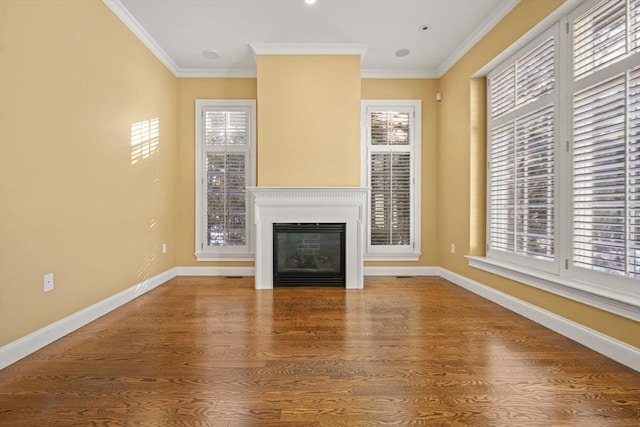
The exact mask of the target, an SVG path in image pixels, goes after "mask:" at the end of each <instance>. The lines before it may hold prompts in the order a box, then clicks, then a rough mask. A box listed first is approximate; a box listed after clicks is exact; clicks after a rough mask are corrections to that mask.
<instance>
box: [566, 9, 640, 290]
mask: <svg viewBox="0 0 640 427" xmlns="http://www.w3.org/2000/svg"><path fill="white" fill-rule="evenodd" d="M639 20H640V1H637V0H627V1H624V0H607V1H602V2H599V3H598V4H596V5H595V6H594V7H592V8H590V9H588V10H586V11H585V12H584V13H582V14H580V15H578V16H577V17H575V18H574V19H573V28H574V33H573V37H572V50H573V73H574V78H575V79H576V81H577V82H576V84H575V85H574V90H573V116H572V123H573V129H572V130H573V135H572V140H573V152H572V154H573V155H572V205H573V206H572V242H571V247H572V251H573V256H572V260H573V266H574V267H576V268H578V269H580V270H582V269H584V270H586V271H592V272H601V273H607V274H610V275H616V276H621V277H630V278H638V277H640V267H639V265H638V261H639V260H638V255H640V252H639V251H638V250H639V249H640V244H639V243H640V242H639V241H638V239H639V235H638V231H640V230H638V229H637V227H638V218H639V216H638V213H639V212H638V194H639V192H640V182H639V181H638V159H640V157H639V153H638V151H639V147H640V131H639V128H640V125H639V124H638V123H639V120H640V119H639V116H640V90H639V88H640V67H638V66H637V64H638V63H639V62H640V61H639V59H640V58H639V55H638V52H640V51H639V49H638V33H639V29H640V26H639V24H638V21H639ZM634 65H635V67H634ZM581 79H582V80H584V82H582V80H581Z"/></svg>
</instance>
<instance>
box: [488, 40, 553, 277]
mask: <svg viewBox="0 0 640 427" xmlns="http://www.w3.org/2000/svg"><path fill="white" fill-rule="evenodd" d="M556 39H557V35H556V33H555V31H548V32H546V33H545V34H543V35H542V36H541V37H539V38H538V39H536V40H535V41H534V42H532V43H531V44H530V45H529V46H527V47H526V48H525V49H524V50H523V51H522V52H521V53H520V54H519V55H516V57H514V58H512V59H511V60H510V61H508V62H507V63H506V64H503V66H502V67H501V68H499V69H498V70H496V72H494V73H493V74H492V75H491V76H490V78H489V80H488V84H489V106H490V108H489V112H490V121H489V129H490V131H489V182H490V186H489V218H490V221H491V224H490V227H489V245H488V247H489V251H490V253H491V254H492V255H493V256H496V257H501V258H505V259H507V260H513V259H518V258H519V259H520V261H521V262H524V263H526V264H528V265H531V266H535V267H537V268H540V269H543V270H547V271H550V270H555V269H556V262H555V261H556V257H555V240H556V238H555V227H556V224H555V216H556V212H555V207H554V197H555V194H556V185H555V182H554V178H555V165H554V159H555V156H554V153H555V150H556V148H555V144H556V140H557V131H556V125H555V121H556V112H557V110H558V108H557V103H558V90H557V82H556V80H557V79H556V68H557V67H556V64H557V47H556Z"/></svg>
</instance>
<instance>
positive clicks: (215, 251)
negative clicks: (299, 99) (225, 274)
mask: <svg viewBox="0 0 640 427" xmlns="http://www.w3.org/2000/svg"><path fill="white" fill-rule="evenodd" d="M210 107H213V108H225V107H228V108H238V107H242V108H249V111H250V113H249V116H250V117H249V133H250V138H249V171H248V177H247V178H248V179H247V184H246V187H247V188H248V187H251V186H255V182H256V155H255V150H256V101H255V100H254V99H231V100H224V99H196V102H195V251H194V255H195V257H196V259H197V260H198V261H253V260H254V259H255V256H254V254H255V250H254V249H255V248H254V246H255V243H254V237H253V233H252V230H253V227H252V226H251V225H252V224H253V215H252V214H253V209H251V206H250V203H249V192H248V191H247V192H246V197H247V217H246V224H247V244H246V245H244V246H238V247H233V246H229V247H223V248H211V247H208V246H207V245H206V244H205V243H206V242H205V240H204V229H205V226H204V221H205V215H204V205H205V200H206V186H205V185H204V181H205V167H204V159H205V156H204V121H203V109H204V108H210Z"/></svg>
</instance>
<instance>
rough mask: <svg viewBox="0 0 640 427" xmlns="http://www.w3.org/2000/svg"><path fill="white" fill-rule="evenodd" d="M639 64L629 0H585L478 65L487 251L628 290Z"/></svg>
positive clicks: (639, 194) (637, 238)
mask: <svg viewBox="0 0 640 427" xmlns="http://www.w3.org/2000/svg"><path fill="white" fill-rule="evenodd" d="M638 64H640V0H589V1H585V2H584V3H582V4H581V5H580V6H579V7H578V8H577V9H576V10H574V11H573V12H571V13H570V14H569V15H568V16H567V17H565V18H564V19H562V20H561V21H560V22H559V23H558V24H557V25H556V26H554V27H553V28H552V29H550V30H548V31H547V32H545V33H544V34H542V35H541V36H540V37H538V38H537V39H536V40H535V41H534V42H532V43H530V44H529V45H528V46H526V47H525V48H523V49H522V50H520V51H519V52H518V53H517V54H516V55H514V56H513V57H511V58H510V59H508V60H507V61H506V62H504V63H503V64H502V65H500V66H498V67H497V68H496V69H495V70H494V71H493V72H491V73H490V74H489V76H488V79H487V84H488V112H489V118H488V161H489V164H488V201H487V203H488V212H487V216H488V235H487V257H488V258H492V259H495V260H501V261H507V262H510V263H513V264H516V265H518V266H523V267H530V268H533V269H534V270H538V271H539V270H542V271H543V272H546V273H552V274H553V275H556V276H557V277H558V280H559V282H558V283H565V284H567V283H569V284H570V285H569V286H570V287H571V288H573V289H580V290H583V291H585V290H586V291H588V292H591V293H593V294H596V295H598V296H601V297H602V296H604V297H606V298H613V299H615V300H618V301H632V300H638V296H640V282H638V281H637V279H639V278H640V66H639V65H638ZM541 277H542V276H541Z"/></svg>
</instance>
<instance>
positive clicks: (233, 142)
mask: <svg viewBox="0 0 640 427" xmlns="http://www.w3.org/2000/svg"><path fill="white" fill-rule="evenodd" d="M254 118H255V101H253V100H206V99H204V100H196V129H195V134H196V165H195V167H196V226H195V231H196V239H195V242H196V248H195V254H196V257H197V259H198V260H199V261H205V260H207V261H210V260H217V259H224V260H250V259H253V256H252V255H251V251H250V247H251V241H250V238H251V236H250V235H249V232H248V230H249V229H248V226H249V224H250V223H251V221H250V218H249V217H250V211H249V209H248V203H247V200H248V199H247V191H246V188H247V187H248V186H251V185H254V183H255V156H254V147H255V119H254Z"/></svg>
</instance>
